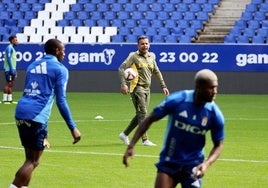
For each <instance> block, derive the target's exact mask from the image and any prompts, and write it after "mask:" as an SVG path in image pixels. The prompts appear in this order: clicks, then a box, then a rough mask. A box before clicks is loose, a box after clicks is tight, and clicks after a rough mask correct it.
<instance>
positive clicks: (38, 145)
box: [10, 39, 81, 188]
mask: <svg viewBox="0 0 268 188" xmlns="http://www.w3.org/2000/svg"><path fill="white" fill-rule="evenodd" d="M64 51H65V48H64V45H63V43H62V42H61V41H59V40H57V39H50V40H48V41H47V42H46V43H45V52H46V55H45V56H44V57H43V58H42V59H40V60H37V61H35V62H33V63H32V64H30V65H29V67H28V68H27V71H26V81H25V88H24V93H23V96H22V98H21V99H20V100H19V102H18V105H17V108H16V112H15V118H16V124H17V127H18V131H19V135H20V139H21V143H22V145H23V147H24V149H25V157H26V160H25V162H24V164H23V165H22V166H21V167H20V169H19V170H18V171H17V173H16V175H15V179H14V180H13V182H12V184H11V185H10V188H16V187H28V186H29V183H30V180H31V176H32V172H33V170H34V169H35V168H36V167H37V165H38V163H39V159H40V157H41V155H42V153H43V150H44V148H45V146H46V145H47V144H48V143H47V142H46V141H47V140H46V138H47V123H48V120H49V117H50V114H51V109H52V105H53V101H54V97H55V98H56V104H57V107H58V109H59V111H60V113H61V115H62V117H63V119H64V120H65V122H66V124H67V126H68V128H69V129H70V131H71V134H72V136H73V139H74V141H73V144H75V143H77V142H78V141H79V140H80V138H81V133H80V132H79V130H78V129H77V128H76V124H75V122H74V120H73V118H72V115H71V112H70V109H69V106H68V103H67V101H66V86H67V82H68V77H69V73H68V70H67V69H66V68H65V67H64V65H63V64H61V61H62V60H63V58H64V56H65V52H64Z"/></svg>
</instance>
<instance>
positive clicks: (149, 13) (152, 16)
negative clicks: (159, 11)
mask: <svg viewBox="0 0 268 188" xmlns="http://www.w3.org/2000/svg"><path fill="white" fill-rule="evenodd" d="M145 19H147V20H154V19H156V12H154V11H147V12H145Z"/></svg>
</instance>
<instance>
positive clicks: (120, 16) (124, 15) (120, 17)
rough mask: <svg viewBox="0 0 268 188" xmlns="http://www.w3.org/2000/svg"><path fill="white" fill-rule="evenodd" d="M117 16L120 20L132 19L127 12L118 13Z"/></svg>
mask: <svg viewBox="0 0 268 188" xmlns="http://www.w3.org/2000/svg"><path fill="white" fill-rule="evenodd" d="M117 16H118V19H129V18H130V16H129V12H125V11H120V12H118V14H117Z"/></svg>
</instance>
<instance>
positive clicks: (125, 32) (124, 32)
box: [118, 27, 130, 35]
mask: <svg viewBox="0 0 268 188" xmlns="http://www.w3.org/2000/svg"><path fill="white" fill-rule="evenodd" d="M118 34H119V35H129V34H130V30H129V28H127V27H121V28H119V32H118Z"/></svg>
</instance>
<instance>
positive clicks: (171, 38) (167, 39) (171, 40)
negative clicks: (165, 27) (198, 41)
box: [165, 35, 179, 43]
mask: <svg viewBox="0 0 268 188" xmlns="http://www.w3.org/2000/svg"><path fill="white" fill-rule="evenodd" d="M165 42H166V43H177V42H179V37H178V36H175V35H167V36H166V37H165Z"/></svg>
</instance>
